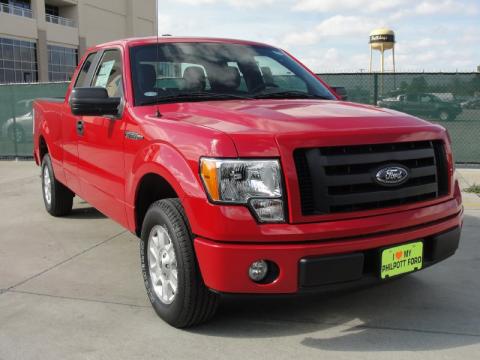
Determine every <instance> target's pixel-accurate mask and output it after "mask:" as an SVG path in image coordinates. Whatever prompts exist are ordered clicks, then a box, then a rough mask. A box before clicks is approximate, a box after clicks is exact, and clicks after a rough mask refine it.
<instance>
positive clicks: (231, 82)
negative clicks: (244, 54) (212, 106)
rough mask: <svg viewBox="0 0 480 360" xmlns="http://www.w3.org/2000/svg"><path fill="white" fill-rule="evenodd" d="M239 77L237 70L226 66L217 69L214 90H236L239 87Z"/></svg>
mask: <svg viewBox="0 0 480 360" xmlns="http://www.w3.org/2000/svg"><path fill="white" fill-rule="evenodd" d="M240 82H241V77H240V71H238V68H236V67H233V66H226V67H222V68H219V69H218V70H217V71H216V73H215V88H216V89H223V90H236V89H238V87H239V86H240Z"/></svg>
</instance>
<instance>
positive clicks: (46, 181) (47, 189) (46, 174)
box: [43, 166, 52, 205]
mask: <svg viewBox="0 0 480 360" xmlns="http://www.w3.org/2000/svg"><path fill="white" fill-rule="evenodd" d="M43 193H44V195H45V201H46V202H47V204H48V205H50V203H51V202H52V180H51V179H50V171H49V170H48V167H47V166H45V167H44V168H43Z"/></svg>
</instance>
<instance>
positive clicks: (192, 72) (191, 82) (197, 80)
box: [183, 66, 207, 91]
mask: <svg viewBox="0 0 480 360" xmlns="http://www.w3.org/2000/svg"><path fill="white" fill-rule="evenodd" d="M183 79H184V80H185V88H186V89H188V90H193V91H203V90H205V88H206V86H207V80H206V78H205V72H204V71H203V69H202V68H201V67H198V66H189V67H187V68H186V69H185V71H184V73H183Z"/></svg>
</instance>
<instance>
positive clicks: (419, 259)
mask: <svg viewBox="0 0 480 360" xmlns="http://www.w3.org/2000/svg"><path fill="white" fill-rule="evenodd" d="M422 265H423V242H414V243H409V244H404V245H399V246H395V247H391V248H388V249H384V250H383V251H382V263H381V265H380V276H381V278H382V279H387V278H391V277H393V276H398V275H401V274H405V273H409V272H412V271H415V270H420V269H421V268H422Z"/></svg>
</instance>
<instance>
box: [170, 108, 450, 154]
mask: <svg viewBox="0 0 480 360" xmlns="http://www.w3.org/2000/svg"><path fill="white" fill-rule="evenodd" d="M165 107H166V108H165V110H167V109H168V111H167V112H164V110H162V114H163V115H164V116H166V117H174V118H176V119H177V120H180V121H187V122H190V123H192V124H197V125H201V126H204V127H208V128H212V129H215V130H218V131H222V132H224V133H226V134H228V135H229V136H230V137H231V138H232V139H233V141H234V143H235V145H236V147H237V150H238V151H239V155H240V156H270V155H271V156H276V155H280V154H279V152H278V146H277V145H279V143H280V142H282V141H286V139H289V141H292V140H299V141H301V142H303V143H304V144H306V145H307V144H308V146H321V145H322V144H325V141H327V143H328V144H329V145H328V146H332V145H335V143H337V142H339V145H341V144H345V145H346V143H345V141H343V142H342V141H341V140H340V139H342V138H344V136H347V135H348V136H349V137H351V136H352V135H353V136H354V138H355V137H356V136H357V135H358V136H361V135H362V134H368V135H374V134H376V135H377V137H378V135H379V134H384V135H385V134H388V133H390V134H396V136H402V137H405V136H408V135H409V134H412V133H419V132H421V133H423V134H424V135H426V133H425V132H430V133H437V134H438V132H439V131H442V128H441V127H439V126H436V125H432V124H430V123H428V122H426V121H424V120H421V119H418V118H416V117H413V116H410V115H407V114H403V113H400V112H397V111H394V110H390V109H383V108H378V107H374V106H369V105H363V104H356V103H349V102H341V101H330V100H238V101H209V102H196V103H181V104H170V105H166V106H165ZM427 137H428V136H427ZM437 137H438V135H437ZM282 139H283V140H282ZM350 141H351V139H350V140H349V141H347V143H349V142H350ZM376 142H381V141H378V140H377V141H376Z"/></svg>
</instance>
